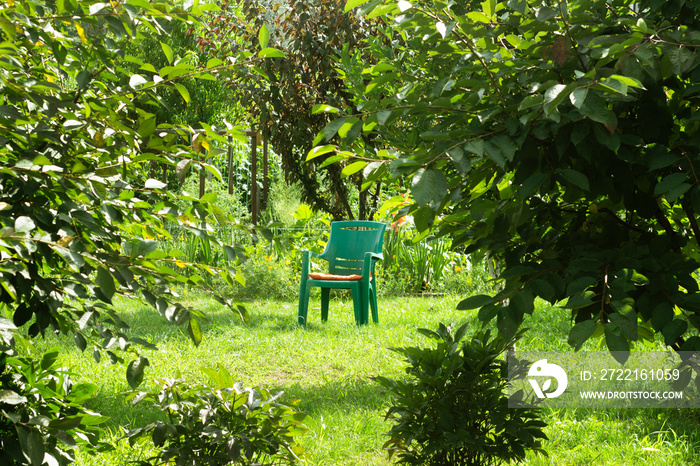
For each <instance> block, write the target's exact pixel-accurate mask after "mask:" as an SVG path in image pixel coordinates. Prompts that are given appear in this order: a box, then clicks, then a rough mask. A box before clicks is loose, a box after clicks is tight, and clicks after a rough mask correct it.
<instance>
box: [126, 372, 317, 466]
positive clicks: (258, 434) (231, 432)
mask: <svg viewBox="0 0 700 466" xmlns="http://www.w3.org/2000/svg"><path fill="white" fill-rule="evenodd" d="M205 372H206V373H207V374H208V375H209V376H210V377H211V378H212V379H213V380H214V381H215V382H216V383H217V385H219V387H226V388H217V389H211V388H209V387H205V386H200V385H195V386H193V385H190V384H188V383H187V382H185V381H184V380H180V379H166V380H160V381H158V384H159V385H160V386H161V391H160V393H157V394H149V393H145V392H140V393H136V392H132V393H131V395H130V396H132V397H133V398H134V400H135V402H138V401H142V400H148V401H152V402H153V403H154V404H155V406H156V407H158V408H159V409H160V410H161V411H162V412H164V413H165V414H166V415H167V421H156V422H153V423H151V424H149V425H148V426H146V427H142V428H138V429H134V430H132V431H130V432H129V433H128V434H127V436H128V438H129V442H130V443H131V444H132V445H133V444H134V443H135V442H137V441H140V440H143V439H146V438H147V437H149V436H150V438H151V440H152V441H153V444H154V445H155V446H156V447H158V448H159V449H160V452H159V454H158V455H157V456H155V457H153V458H150V459H148V460H146V461H141V462H140V463H139V464H140V465H141V466H147V465H156V464H158V465H160V464H163V463H166V464H177V465H181V466H189V465H191V466H202V465H217V466H219V465H234V464H235V465H254V464H255V465H261V466H262V465H273V464H274V465H283V464H295V463H296V462H297V461H298V460H299V459H300V457H301V456H303V454H304V448H303V447H302V446H301V445H299V444H297V443H296V442H295V438H296V437H297V436H298V435H301V434H304V433H305V432H306V431H307V430H308V428H307V427H306V425H305V424H304V420H305V419H306V417H307V416H306V415H305V414H303V413H300V412H298V411H297V410H296V409H295V406H296V404H297V403H298V402H297V401H294V402H292V403H290V405H284V404H281V403H278V402H277V398H279V397H280V396H281V394H282V392H280V393H278V394H277V395H274V396H272V395H271V394H270V392H269V391H267V390H255V389H253V388H243V387H242V386H241V385H240V384H233V381H232V379H231V375H230V374H229V373H228V372H227V371H226V370H225V369H224V368H223V367H221V366H219V370H218V371H215V370H213V369H206V370H205Z"/></svg>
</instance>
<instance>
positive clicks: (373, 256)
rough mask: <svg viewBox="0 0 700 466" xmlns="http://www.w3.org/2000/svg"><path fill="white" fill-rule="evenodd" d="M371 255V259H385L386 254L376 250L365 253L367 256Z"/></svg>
mask: <svg viewBox="0 0 700 466" xmlns="http://www.w3.org/2000/svg"><path fill="white" fill-rule="evenodd" d="M367 256H369V258H370V259H373V260H375V261H383V260H384V254H382V253H381V252H380V253H376V252H366V253H365V258H366V257H367Z"/></svg>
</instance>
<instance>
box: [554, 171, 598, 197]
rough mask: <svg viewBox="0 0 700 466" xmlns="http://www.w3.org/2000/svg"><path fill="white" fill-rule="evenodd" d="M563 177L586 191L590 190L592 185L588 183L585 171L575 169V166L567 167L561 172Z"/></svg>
mask: <svg viewBox="0 0 700 466" xmlns="http://www.w3.org/2000/svg"><path fill="white" fill-rule="evenodd" d="M559 174H560V175H561V177H562V178H564V179H565V180H566V181H568V182H569V183H571V184H573V185H574V186H576V187H577V188H579V189H582V190H584V191H589V190H590V189H591V188H590V185H589V184H588V178H587V177H586V175H584V174H583V173H581V172H579V171H577V170H574V169H573V168H565V169H564V170H562V171H561V172H559Z"/></svg>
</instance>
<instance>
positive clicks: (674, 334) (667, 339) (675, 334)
mask: <svg viewBox="0 0 700 466" xmlns="http://www.w3.org/2000/svg"><path fill="white" fill-rule="evenodd" d="M686 330H688V322H686V321H685V320H680V319H674V320H672V321H671V322H668V323H667V324H666V325H664V328H663V329H662V331H661V333H662V334H663V336H664V343H666V345H668V346H671V345H674V344H676V343H678V339H679V338H680V337H681V336H682V335H683V334H684V333H685V332H686Z"/></svg>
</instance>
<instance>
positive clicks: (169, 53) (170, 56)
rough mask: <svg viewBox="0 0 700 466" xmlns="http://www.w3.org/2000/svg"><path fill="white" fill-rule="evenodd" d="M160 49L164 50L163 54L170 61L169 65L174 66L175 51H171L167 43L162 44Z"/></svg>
mask: <svg viewBox="0 0 700 466" xmlns="http://www.w3.org/2000/svg"><path fill="white" fill-rule="evenodd" d="M160 47H161V48H162V49H163V53H164V54H165V58H166V59H167V60H168V63H170V64H171V65H172V64H173V59H174V56H173V49H171V48H170V46H169V45H168V44H166V43H165V42H161V43H160Z"/></svg>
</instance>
